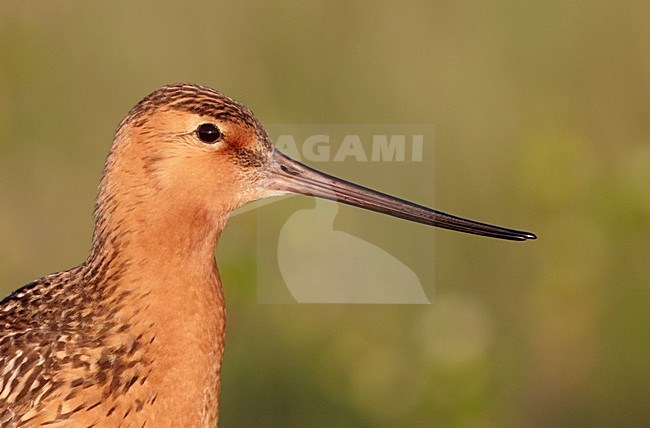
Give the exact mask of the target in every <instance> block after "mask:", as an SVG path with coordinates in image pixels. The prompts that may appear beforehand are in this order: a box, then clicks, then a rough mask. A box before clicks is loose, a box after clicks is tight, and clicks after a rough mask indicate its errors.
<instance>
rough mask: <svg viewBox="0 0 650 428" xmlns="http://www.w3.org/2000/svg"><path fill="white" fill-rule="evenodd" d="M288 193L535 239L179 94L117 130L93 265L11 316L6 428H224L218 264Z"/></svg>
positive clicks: (1, 409) (250, 118) (38, 291)
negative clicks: (359, 172)
mask: <svg viewBox="0 0 650 428" xmlns="http://www.w3.org/2000/svg"><path fill="white" fill-rule="evenodd" d="M285 194H305V195H312V196H316V197H322V198H327V199H334V200H337V201H339V202H343V203H346V204H350V205H355V206H358V207H362V208H365V209H369V210H373V211H377V212H381V213H384V214H389V215H391V216H395V217H399V218H403V219H406V220H411V221H416V222H419V223H424V224H428V225H432V226H438V227H442V228H446V229H452V230H457V231H461V232H466V233H473V234H477V235H484V236H489V237H494V238H502V239H510V240H517V241H523V240H526V239H535V235H534V234H532V233H529V232H523V231H518V230H512V229H506V228H502V227H498V226H492V225H488V224H485V223H479V222H475V221H471V220H466V219H463V218H459V217H455V216H451V215H448V214H445V213H442V212H439V211H434V210H432V209H429V208H426V207H423V206H419V205H416V204H413V203H410V202H406V201H404V200H401V199H397V198H394V197H391V196H388V195H385V194H382V193H379V192H376V191H373V190H369V189H366V188H363V187H361V186H357V185H355V184H352V183H349V182H346V181H343V180H340V179H338V178H335V177H332V176H329V175H326V174H323V173H320V172H317V171H316V170H314V169H311V168H309V167H307V166H305V165H303V164H301V163H299V162H296V161H294V160H292V159H290V158H288V157H286V156H284V155H283V154H282V153H280V152H279V151H278V150H277V149H275V148H274V147H273V145H272V143H271V140H270V139H269V137H268V135H267V133H266V131H265V130H264V128H263V127H262V125H261V124H260V123H259V122H258V120H257V119H256V118H255V116H254V115H253V114H252V113H251V112H250V110H248V109H247V108H246V107H244V106H243V105H241V104H240V103H238V102H236V101H234V100H232V99H230V98H228V97H227V96H225V95H223V94H221V93H219V92H217V91H215V90H213V89H209V88H206V87H202V86H198V85H194V84H174V85H168V86H164V87H162V88H160V89H158V90H156V91H155V92H153V93H151V94H150V95H148V96H147V97H146V98H144V99H143V100H142V101H140V102H139V103H138V104H137V105H136V106H135V107H134V108H133V109H132V110H131V111H130V112H129V114H128V115H127V116H126V118H125V119H124V120H122V122H121V123H120V125H119V127H118V129H117V132H116V135H115V138H114V141H113V145H112V147H111V151H110V154H109V156H108V159H107V160H106V165H105V168H104V174H103V176H102V180H101V183H100V187H99V195H98V197H97V203H96V206H95V230H94V235H93V245H92V250H91V252H90V256H89V257H88V259H87V260H86V261H85V262H84V263H82V264H81V265H79V266H78V267H75V268H73V269H70V270H67V271H64V272H59V273H55V274H53V275H48V276H45V277H43V278H41V279H38V280H36V281H34V282H31V283H29V284H27V285H25V286H23V287H21V288H19V289H17V290H16V291H14V292H13V293H11V294H10V295H9V296H7V297H6V298H5V299H4V300H3V301H2V302H1V303H0V425H2V426H41V425H48V426H53V427H58V426H75V427H76V426H79V427H82V426H106V427H117V426H134V427H136V426H137V427H142V426H148V427H161V426H175V427H180V426H183V427H199V426H201V427H208V426H212V427H213V426H215V425H216V423H217V418H218V407H219V378H220V368H221V360H222V355H223V350H224V331H225V308H224V300H223V294H222V291H221V283H220V281H219V274H218V271H217V265H216V262H215V259H214V250H215V247H216V245H217V242H218V240H219V235H220V233H221V231H222V230H223V228H224V226H225V225H226V221H227V219H228V216H229V214H230V213H231V212H232V211H233V210H234V209H236V208H237V207H240V206H242V205H243V204H246V203H247V202H251V201H254V200H257V199H260V198H264V197H268V196H276V195H285Z"/></svg>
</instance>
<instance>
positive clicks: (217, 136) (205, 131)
mask: <svg viewBox="0 0 650 428" xmlns="http://www.w3.org/2000/svg"><path fill="white" fill-rule="evenodd" d="M196 136H197V137H199V140H201V141H203V142H204V143H208V144H212V143H216V142H217V141H219V140H221V137H223V134H222V133H221V131H220V130H219V128H217V127H216V125H213V124H212V123H203V124H201V125H199V127H198V128H196Z"/></svg>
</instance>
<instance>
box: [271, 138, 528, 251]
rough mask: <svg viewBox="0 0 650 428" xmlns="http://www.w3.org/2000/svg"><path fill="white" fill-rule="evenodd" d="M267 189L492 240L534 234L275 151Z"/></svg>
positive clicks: (513, 238)
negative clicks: (427, 204)
mask: <svg viewBox="0 0 650 428" xmlns="http://www.w3.org/2000/svg"><path fill="white" fill-rule="evenodd" d="M265 187H266V188H268V189H271V190H276V191H279V193H294V194H300V195H311V196H316V197H319V198H324V199H330V200H333V201H337V202H342V203H344V204H348V205H353V206H355V207H360V208H364V209H367V210H371V211H376V212H379V213H383V214H388V215H391V216H394V217H399V218H403V219H405V220H410V221H415V222H417V223H423V224H427V225H430V226H436V227H441V228H444V229H451V230H457V231H459V232H465V233H473V234H475V235H482V236H489V237H492V238H500V239H509V240H512V241H525V240H527V239H536V238H537V237H536V236H535V234H533V233H530V232H524V231H521V230H514V229H507V228H505V227H499V226H493V225H490V224H486V223H480V222H478V221H473V220H468V219H464V218H461V217H456V216H453V215H450V214H446V213H443V212H440V211H436V210H433V209H431V208H427V207H424V206H422V205H417V204H414V203H412V202H408V201H405V200H403V199H399V198H395V197H393V196H389V195H386V194H384V193H380V192H377V191H375V190H371V189H367V188H365V187H362V186H358V185H356V184H353V183H350V182H348V181H345V180H341V179H340V178H336V177H333V176H331V175H328V174H324V173H322V172H319V171H316V170H315V169H312V168H310V167H308V166H306V165H303V164H301V163H300V162H297V161H295V160H293V159H291V158H289V157H287V156H285V155H283V154H282V153H280V151H279V150H277V149H276V150H275V152H274V154H273V158H272V159H271V161H270V162H269V164H268V180H267V181H266V183H265Z"/></svg>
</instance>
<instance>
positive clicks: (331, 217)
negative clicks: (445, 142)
mask: <svg viewBox="0 0 650 428" xmlns="http://www.w3.org/2000/svg"><path fill="white" fill-rule="evenodd" d="M267 131H268V132H269V135H270V136H271V138H272V140H273V141H274V143H275V145H276V147H278V149H280V151H282V152H283V153H284V154H286V155H287V156H290V157H292V158H294V159H295V160H298V161H300V162H302V163H305V164H307V165H309V166H311V167H312V168H315V169H318V170H320V171H322V172H325V173H327V174H330V175H334V176H336V177H339V178H342V179H344V180H347V181H351V182H354V183H356V184H359V185H362V186H364V187H368V188H371V189H374V190H379V191H381V192H384V193H387V194H390V195H393V196H397V197H399V198H402V199H407V200H411V201H414V202H417V203H420V204H423V205H428V206H433V202H434V201H433V195H434V185H433V175H434V168H433V152H434V128H433V126H432V125H290V124H286V125H271V126H268V127H267ZM256 210H257V236H258V245H257V257H256V259H257V272H256V275H257V297H258V302H260V303H347V304H426V303H429V298H428V297H427V294H429V295H431V294H432V293H433V277H434V271H433V251H434V249H433V230H432V228H430V227H427V226H424V225H420V224H415V223H411V222H407V221H405V220H401V219H396V218H392V217H389V216H386V215H383V214H379V213H374V212H370V211H365V210H361V209H359V208H355V207H349V206H347V205H343V204H339V203H337V202H333V201H329V200H324V199H317V198H311V197H306V196H291V197H284V198H275V199H271V200H267V201H264V202H262V203H261V204H260V203H258V204H256ZM425 290H426V292H425Z"/></svg>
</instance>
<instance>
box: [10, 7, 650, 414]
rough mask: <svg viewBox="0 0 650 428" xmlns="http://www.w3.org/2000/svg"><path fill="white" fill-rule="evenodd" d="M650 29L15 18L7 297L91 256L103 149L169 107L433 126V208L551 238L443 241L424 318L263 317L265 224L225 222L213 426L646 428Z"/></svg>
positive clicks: (524, 21) (629, 15) (73, 13)
mask: <svg viewBox="0 0 650 428" xmlns="http://www.w3.org/2000/svg"><path fill="white" fill-rule="evenodd" d="M648 22H650V3H648V2H647V1H642V0H639V1H616V2H614V1H593V2H557V1H556V2H536V3H533V2H507V1H506V2H490V3H488V2H462V3H461V2H450V1H433V2H425V1H419V2H409V3H400V4H398V3H395V2H383V1H382V2H355V3H347V2H340V1H328V2H325V1H314V2H309V3H308V2H286V1H276V2H262V1H258V2H246V3H238V2H227V3H226V2H209V1H199V2H183V3H181V2H178V3H175V4H172V3H163V2H153V1H146V2H142V1H141V2H137V3H136V2H123V1H119V2H82V1H58V2H50V1H14V0H12V1H8V0H4V1H2V2H1V3H0V284H1V287H2V293H3V294H4V293H7V292H9V291H10V290H11V289H13V288H15V287H17V286H19V285H21V284H24V283H27V282H29V281H30V280H32V279H34V278H37V277H40V276H42V275H44V274H47V273H51V272H54V271H57V270H60V269H63V268H67V267H70V266H73V265H76V264H78V263H79V262H81V261H82V260H83V259H84V258H85V257H86V254H87V251H88V249H89V247H90V236H91V231H92V216H91V214H92V207H93V200H94V197H95V194H96V189H97V183H98V180H99V177H100V171H101V168H102V165H103V161H104V158H105V156H106V153H107V151H108V148H109V145H110V142H111V137H112V134H113V132H114V130H115V128H116V126H117V124H118V123H119V121H120V120H121V118H122V117H123V116H124V115H125V114H126V112H127V111H128V109H129V108H130V107H131V106H132V105H134V104H135V103H136V102H137V101H138V100H139V99H140V98H142V97H143V96H144V95H146V94H147V93H149V92H150V91H151V90H153V89H155V88H156V87H158V86H161V85H162V84H165V83H170V82H176V81H194V82H197V83H201V84H204V85H208V86H212V87H215V88H218V89H220V90H222V91H223V92H225V93H227V94H229V95H231V96H233V97H235V98H237V99H239V100H240V101H242V102H244V103H245V104H247V105H248V106H249V107H251V108H252V109H253V110H254V111H255V112H256V114H257V115H258V117H259V118H260V119H261V120H262V122H266V123H432V124H435V126H436V146H435V158H436V163H435V180H436V200H435V204H436V206H437V207H439V208H441V209H444V210H448V211H451V212H455V213H458V214H462V215H466V216H468V217H473V218H480V219H483V220H486V221H493V222H496V223H499V224H504V225H510V226H514V227H520V228H524V229H528V230H532V231H534V232H536V233H537V234H538V235H539V237H540V239H539V240H538V241H536V242H527V243H523V244H522V243H510V242H499V241H496V240H489V239H484V238H477V237H472V236H464V235H462V234H458V233H451V232H445V231H442V232H436V234H435V257H434V258H433V260H432V261H431V263H435V290H434V288H433V281H432V280H429V279H423V283H425V282H427V281H429V282H427V284H429V285H426V284H425V286H426V287H427V293H428V295H429V297H430V298H431V299H432V301H433V304H432V305H423V306H399V305H395V306H390V305H378V306H370V305H364V306H356V305H347V306H346V305H258V304H257V303H256V298H255V287H256V281H257V279H256V278H255V274H254V267H255V263H256V260H255V251H256V237H255V230H256V227H257V225H258V223H259V222H260V220H259V219H258V218H257V217H256V216H255V215H254V214H244V215H241V216H238V217H236V218H234V219H233V221H232V222H231V224H230V225H229V228H228V229H227V230H226V232H225V234H224V236H223V238H222V241H221V244H220V248H219V250H218V258H219V263H220V269H221V273H222V279H223V281H224V283H225V294H226V298H227V302H228V316H229V318H228V323H229V324H228V338H227V339H228V340H227V348H226V356H225V362H224V367H223V372H222V377H223V391H222V416H221V425H222V426H225V427H231V426H251V427H252V426H296V427H297V426H322V427H342V426H409V427H431V426H434V427H461V426H462V427H466V426H472V427H502V426H522V427H527V426H554V427H577V426H586V427H593V426H646V425H647V423H648V421H650V405H649V403H650V364H648V355H649V354H650V292H649V285H650V284H649V282H650V281H649V278H650V263H649V261H648V259H649V255H650V250H649V247H650V228H649V227H648V225H649V221H650V144H649V143H650V25H648ZM431 173H432V174H434V172H433V171H432V172H431ZM395 174H396V175H394V176H393V178H392V179H391V178H390V177H387V183H390V181H391V180H393V181H394V177H399V179H400V180H402V181H400V183H399V184H398V185H394V187H393V188H387V187H389V186H388V185H383V184H382V187H383V188H384V189H386V190H389V191H392V190H393V191H399V192H400V195H399V196H402V197H405V198H408V199H416V200H419V201H422V202H426V203H429V202H431V201H430V200H426V199H424V198H423V196H422V195H427V194H430V192H428V193H427V192H425V191H423V190H422V188H425V190H426V185H424V186H423V185H422V184H421V183H418V182H417V181H416V178H414V177H411V176H409V172H408V168H406V170H405V171H402V172H400V173H397V172H396V173H395ZM431 178H433V177H431ZM409 180H410V181H409ZM420 180H421V178H420ZM411 181H412V182H411ZM429 190H430V189H429ZM418 192H420V193H418ZM422 192H424V193H422ZM339 213H340V215H341V216H343V217H346V216H347V217H349V218H353V217H354V216H359V215H361V214H359V211H358V210H357V211H354V210H352V209H350V210H347V209H346V210H343V209H341V211H340V212H339ZM370 216H372V215H369V216H366V217H363V218H364V219H366V218H370ZM354 218H359V217H354ZM386 224H388V223H386ZM395 224H396V222H392V223H390V225H391V229H390V233H394V234H395V242H396V243H397V244H396V245H400V246H403V245H409V244H410V243H412V242H418V245H423V243H422V241H425V240H427V241H430V240H431V238H432V236H433V232H429V231H428V230H427V231H423V229H422V228H421V227H418V226H414V227H411V226H403V227H400V226H399V225H398V226H395ZM425 280H426V281H425Z"/></svg>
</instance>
